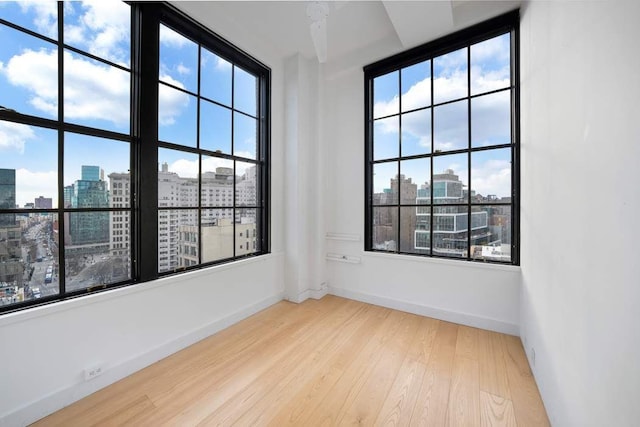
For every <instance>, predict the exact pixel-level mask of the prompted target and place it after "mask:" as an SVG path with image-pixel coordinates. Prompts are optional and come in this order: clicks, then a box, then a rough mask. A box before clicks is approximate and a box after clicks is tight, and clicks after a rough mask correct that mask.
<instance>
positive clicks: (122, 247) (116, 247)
mask: <svg viewBox="0 0 640 427" xmlns="http://www.w3.org/2000/svg"><path fill="white" fill-rule="evenodd" d="M130 223H131V219H130V213H129V212H128V211H113V212H109V252H110V253H109V256H108V258H107V260H108V263H109V264H110V266H111V273H112V276H111V278H112V281H113V282H120V281H124V280H129V279H130V278H131V246H130V241H131V228H130V226H129V225H130Z"/></svg>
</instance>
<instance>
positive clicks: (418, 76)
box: [402, 61, 431, 112]
mask: <svg viewBox="0 0 640 427" xmlns="http://www.w3.org/2000/svg"><path fill="white" fill-rule="evenodd" d="M429 105H431V61H424V62H420V63H419V64H415V65H412V66H411V67H407V68H403V69H402V111H403V112H404V111H410V110H414V109H416V108H422V107H427V106H429Z"/></svg>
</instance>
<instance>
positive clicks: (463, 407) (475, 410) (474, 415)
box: [446, 356, 480, 427]
mask: <svg viewBox="0 0 640 427" xmlns="http://www.w3.org/2000/svg"><path fill="white" fill-rule="evenodd" d="M478 424H480V379H479V373H478V361H477V360H472V359H469V358H467V357H458V356H456V357H455V359H454V362H453V375H452V378H451V388H450V392H449V404H448V410H447V422H446V425H449V426H470V427H473V426H477V425H478Z"/></svg>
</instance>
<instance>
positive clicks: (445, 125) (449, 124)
mask: <svg viewBox="0 0 640 427" xmlns="http://www.w3.org/2000/svg"><path fill="white" fill-rule="evenodd" d="M468 105H469V104H467V101H466V100H464V101H459V102H454V103H451V104H446V105H441V106H439V107H435V110H434V111H433V121H434V126H433V138H434V139H435V143H434V149H435V151H436V153H438V152H440V151H451V150H459V149H462V148H468V147H469V121H468V117H469V112H468Z"/></svg>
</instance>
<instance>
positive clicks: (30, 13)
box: [0, 1, 58, 44]
mask: <svg viewBox="0 0 640 427" xmlns="http://www.w3.org/2000/svg"><path fill="white" fill-rule="evenodd" d="M0 18H2V19H4V20H6V21H9V22H11V23H14V24H17V25H20V26H21V27H24V28H27V29H29V30H31V31H34V32H36V33H38V34H42V35H44V36H47V37H49V38H52V39H54V40H57V39H58V3H57V2H55V1H39V2H36V1H29V2H27V1H2V2H0ZM1 34H2V33H0V39H2V38H3V37H2V36H1ZM3 44H5V43H3Z"/></svg>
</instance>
